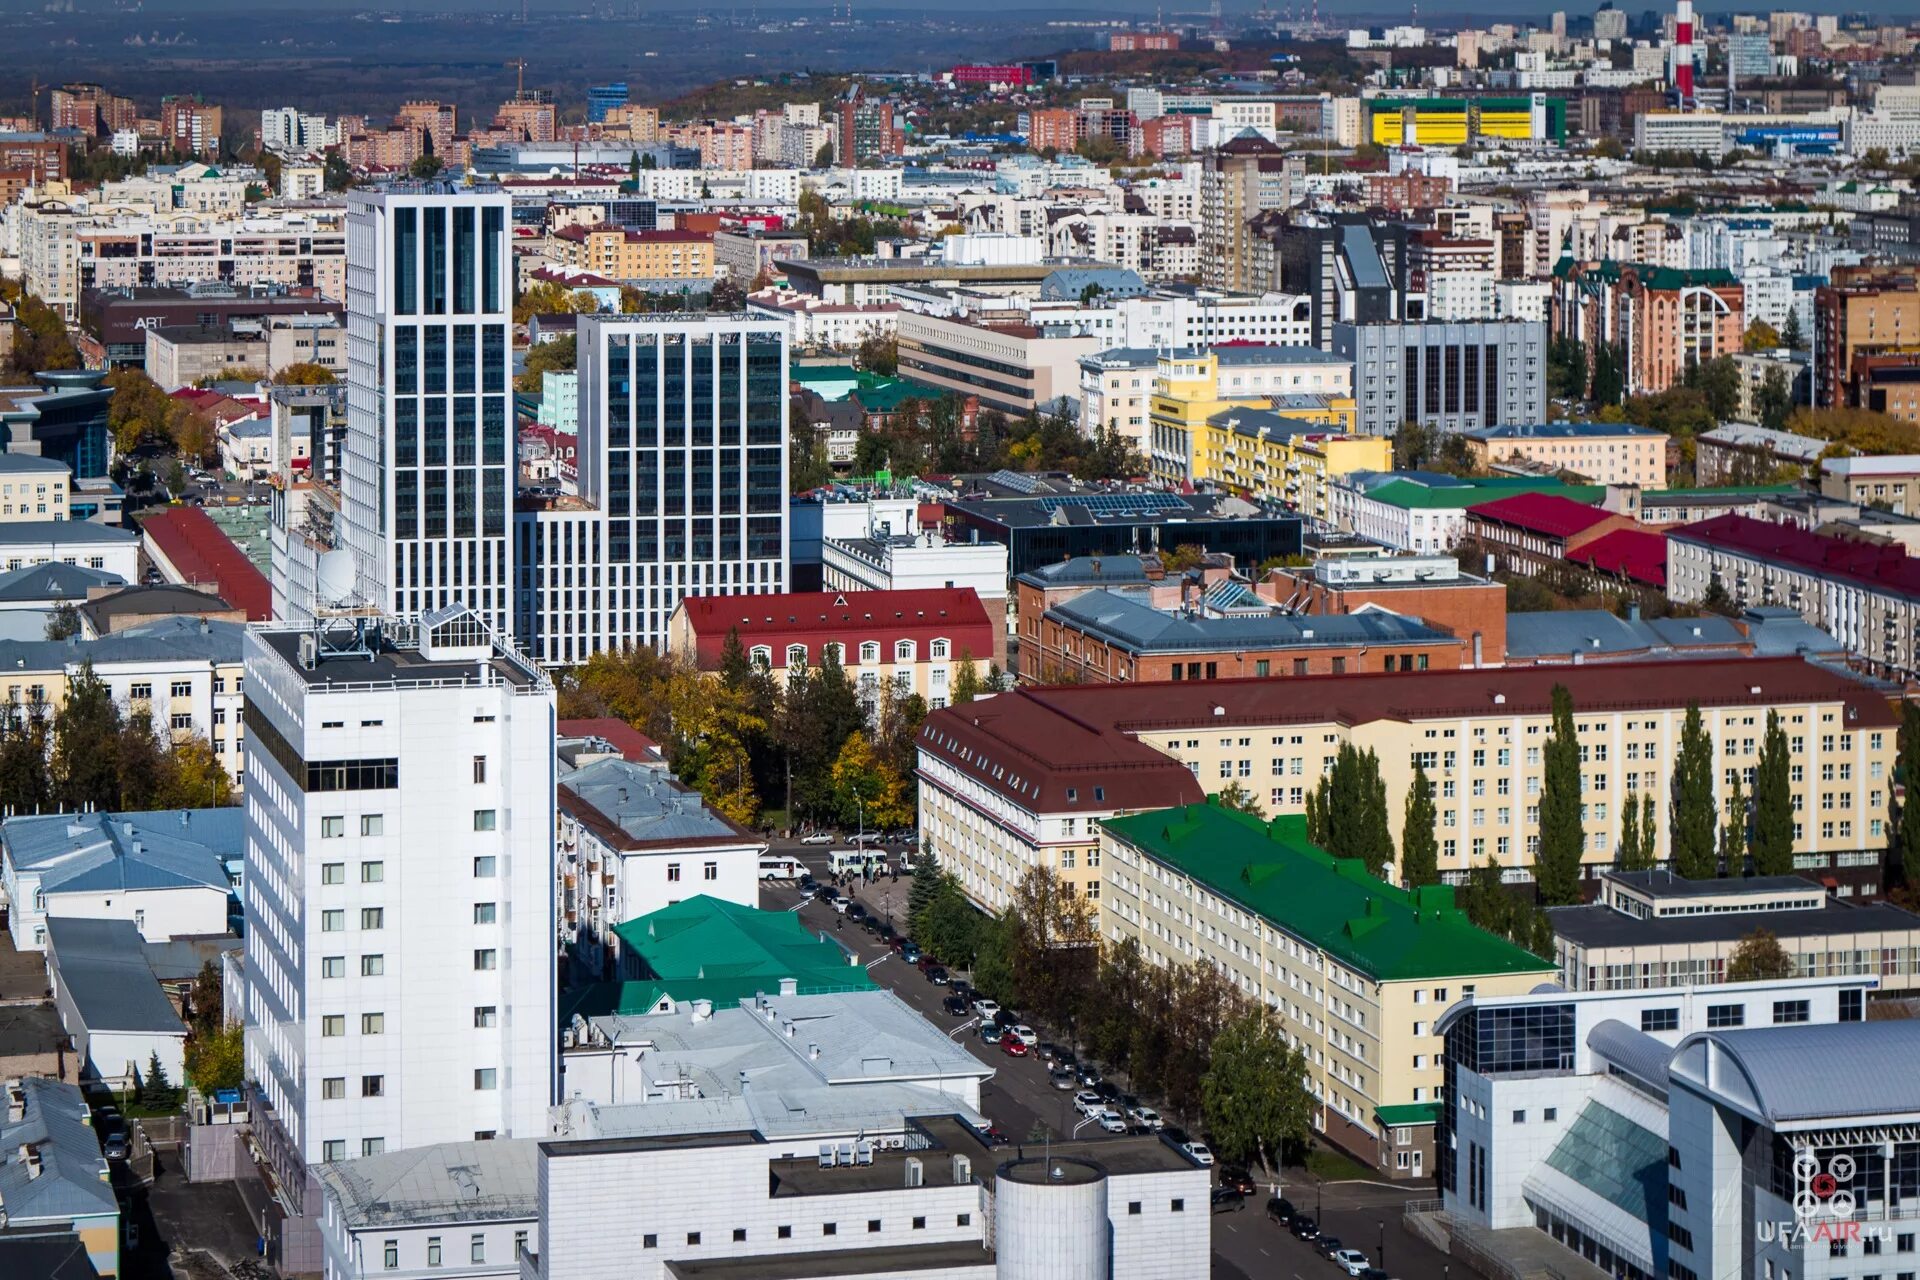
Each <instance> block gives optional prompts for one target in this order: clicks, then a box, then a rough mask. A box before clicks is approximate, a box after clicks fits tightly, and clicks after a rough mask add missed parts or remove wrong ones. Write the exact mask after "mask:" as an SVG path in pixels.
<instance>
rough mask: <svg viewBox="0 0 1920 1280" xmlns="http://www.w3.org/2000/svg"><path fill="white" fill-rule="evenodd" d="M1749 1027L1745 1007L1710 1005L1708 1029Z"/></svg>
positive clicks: (1708, 1009)
mask: <svg viewBox="0 0 1920 1280" xmlns="http://www.w3.org/2000/svg"><path fill="white" fill-rule="evenodd" d="M1746 1025H1747V1010H1746V1006H1745V1005H1738V1004H1710V1005H1708V1006H1707V1028H1708V1029H1709V1030H1712V1029H1714V1028H1716V1027H1744V1026H1746Z"/></svg>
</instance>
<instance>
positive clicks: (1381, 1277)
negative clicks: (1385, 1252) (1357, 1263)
mask: <svg viewBox="0 0 1920 1280" xmlns="http://www.w3.org/2000/svg"><path fill="white" fill-rule="evenodd" d="M1360 1280H1393V1277H1392V1276H1390V1275H1388V1274H1387V1273H1386V1272H1384V1271H1382V1270H1381V1269H1380V1268H1379V1267H1368V1268H1367V1269H1366V1270H1365V1271H1362V1272H1361V1273H1360Z"/></svg>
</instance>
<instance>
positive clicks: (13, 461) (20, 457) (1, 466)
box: [0, 453, 72, 475]
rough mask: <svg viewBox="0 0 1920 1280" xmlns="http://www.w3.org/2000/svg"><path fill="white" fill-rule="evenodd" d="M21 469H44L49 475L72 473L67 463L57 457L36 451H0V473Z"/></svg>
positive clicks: (6, 473)
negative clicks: (46, 455)
mask: <svg viewBox="0 0 1920 1280" xmlns="http://www.w3.org/2000/svg"><path fill="white" fill-rule="evenodd" d="M22 471H44V472H46V473H48V474H49V475H52V474H55V473H59V474H62V475H71V474H72V471H71V469H70V468H68V466H67V464H66V463H64V462H62V461H60V460H59V459H58V458H46V457H42V456H41V455H39V454H37V453H0V475H11V474H15V473H18V472H22Z"/></svg>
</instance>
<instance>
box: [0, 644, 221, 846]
mask: <svg viewBox="0 0 1920 1280" xmlns="http://www.w3.org/2000/svg"><path fill="white" fill-rule="evenodd" d="M4 710H5V712H6V714H0V811H5V812H9V813H56V812H67V813H73V812H78V811H80V810H85V809H101V810H118V809H197V808H206V807H211V806H221V805H227V804H231V803H233V800H232V792H233V780H232V779H231V778H229V777H228V776H227V771H226V769H225V768H224V767H222V766H221V764H220V758H219V757H218V756H216V755H215V754H214V753H213V748H212V746H211V745H209V744H208V742H207V740H206V739H205V738H202V737H199V736H197V735H194V736H191V737H183V738H177V739H175V740H174V741H173V742H171V743H170V744H169V743H166V742H163V741H162V739H161V737H160V734H159V733H158V732H156V729H155V726H154V722H153V717H152V714H151V713H150V712H149V711H147V710H146V708H144V707H139V706H135V707H130V708H122V707H121V706H120V705H119V704H118V703H117V702H115V701H114V699H113V693H112V691H111V690H109V689H108V688H107V686H106V684H105V683H104V682H103V681H101V680H100V678H99V677H98V676H96V675H95V674H94V672H93V665H92V664H91V663H83V664H82V665H81V667H80V670H79V672H78V673H77V674H75V675H74V677H73V679H72V680H71V681H69V682H68V685H67V696H66V701H65V702H63V703H62V704H61V705H60V707H59V708H58V710H52V709H49V708H48V706H47V705H46V703H44V702H40V701H34V702H28V703H26V704H24V705H15V706H13V707H9V708H5V709H4ZM169 732H171V731H169Z"/></svg>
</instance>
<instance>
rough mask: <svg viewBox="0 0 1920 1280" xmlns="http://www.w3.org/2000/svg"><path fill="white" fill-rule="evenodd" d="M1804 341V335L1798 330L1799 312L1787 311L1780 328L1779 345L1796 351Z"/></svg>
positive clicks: (1804, 343)
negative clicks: (1785, 321) (1784, 320)
mask: <svg viewBox="0 0 1920 1280" xmlns="http://www.w3.org/2000/svg"><path fill="white" fill-rule="evenodd" d="M1806 341H1807V339H1806V335H1805V334H1804V333H1802V332H1801V331H1800V315H1799V313H1798V312H1796V311H1789V312H1787V323H1786V324H1785V325H1784V326H1783V327H1782V328H1781V330H1780V345H1781V346H1783V347H1787V348H1789V349H1791V350H1794V351H1798V350H1800V348H1802V347H1803V346H1805V345H1806Z"/></svg>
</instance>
